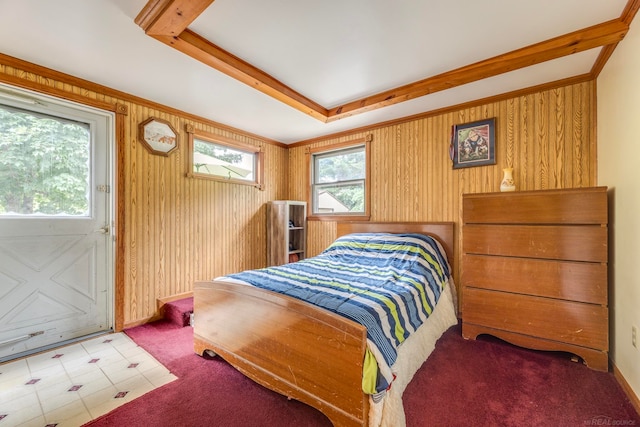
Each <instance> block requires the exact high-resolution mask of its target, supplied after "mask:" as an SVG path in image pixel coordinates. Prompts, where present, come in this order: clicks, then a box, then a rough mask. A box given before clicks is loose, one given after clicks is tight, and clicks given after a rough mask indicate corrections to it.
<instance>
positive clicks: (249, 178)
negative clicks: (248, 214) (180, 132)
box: [187, 129, 263, 189]
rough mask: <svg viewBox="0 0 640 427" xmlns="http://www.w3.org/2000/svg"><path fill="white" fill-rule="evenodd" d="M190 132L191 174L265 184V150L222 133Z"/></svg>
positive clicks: (247, 183)
mask: <svg viewBox="0 0 640 427" xmlns="http://www.w3.org/2000/svg"><path fill="white" fill-rule="evenodd" d="M187 132H188V133H189V146H190V153H189V154H190V156H189V160H190V161H189V172H188V174H187V175H188V176H191V177H195V178H204V179H211V180H216V181H224V182H229V183H235V184H244V185H252V186H254V187H257V188H259V189H262V187H263V182H262V178H263V173H262V170H263V167H262V162H263V153H262V149H261V148H260V147H255V146H252V145H249V144H243V143H240V142H237V141H233V140H231V139H229V138H225V137H222V136H219V135H213V134H208V133H204V132H194V131H190V130H189V129H187Z"/></svg>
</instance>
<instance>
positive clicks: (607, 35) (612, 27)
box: [328, 19, 629, 121]
mask: <svg viewBox="0 0 640 427" xmlns="http://www.w3.org/2000/svg"><path fill="white" fill-rule="evenodd" d="M628 30H629V25H628V24H625V23H624V22H622V21H621V20H618V19H615V20H612V21H608V22H604V23H602V24H599V25H595V26H593V27H588V28H585V29H582V30H579V31H575V32H573V33H569V34H565V35H563V36H560V37H556V38H553V39H550V40H547V41H544V42H541V43H536V44H533V45H530V46H527V47H524V48H522V49H518V50H514V51H512V52H509V53H505V54H503V55H498V56H495V57H493V58H490V59H486V60H484V61H480V62H476V63H475V64H471V65H467V66H464V67H461V68H458V69H455V70H452V71H448V72H446V73H443V74H439V75H437V76H433V77H429V78H427V79H424V80H420V81H418V82H415V83H411V84H408V85H405V86H401V87H398V88H395V89H391V90H388V91H385V92H381V93H378V94H376V95H372V96H370V97H366V98H362V99H359V100H357V101H353V102H349V103H347V104H344V105H341V106H339V107H335V108H332V109H330V110H329V117H328V121H334V120H339V119H342V118H345V117H349V116H352V115H354V114H360V113H364V112H366V111H371V110H375V109H377V108H382V107H386V106H389V105H394V104H397V103H400V102H404V101H408V100H410V99H414V98H418V97H421V96H424V95H428V94H431V93H435V92H439V91H442V90H446V89H451V88H454V87H457V86H461V85H463V84H466V83H471V82H475V81H478V80H482V79H486V78H488V77H493V76H497V75H499V74H503V73H507V72H509V71H514V70H518V69H521V68H525V67H529V66H531V65H536V64H540V63H542V62H545V61H549V60H552V59H557V58H561V57H563V56H567V55H571V54H573V53H577V52H582V51H585V50H589V49H593V48H596V47H600V46H606V45H610V44H615V43H618V42H619V41H621V40H622V39H623V38H624V36H625V35H626V33H627V31H628Z"/></svg>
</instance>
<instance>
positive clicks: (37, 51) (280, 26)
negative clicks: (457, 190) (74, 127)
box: [0, 0, 627, 143]
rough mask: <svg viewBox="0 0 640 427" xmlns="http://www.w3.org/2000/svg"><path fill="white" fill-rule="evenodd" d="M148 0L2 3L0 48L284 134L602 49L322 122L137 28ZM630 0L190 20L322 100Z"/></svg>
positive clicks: (263, 5)
mask: <svg viewBox="0 0 640 427" xmlns="http://www.w3.org/2000/svg"><path fill="white" fill-rule="evenodd" d="M146 3H147V0H56V1H51V0H20V1H16V0H0V53H4V54H6V55H10V56H14V57H17V58H20V59H23V60H26V61H29V62H33V63H35V64H38V65H42V66H45V67H48V68H51V69H54V70H57V71H61V72H64V73H67V74H70V75H73V76H76V77H80V78H83V79H86V80H90V81H92V82H95V83H99V84H102V85H105V86H108V87H111V88H113V89H117V90H120V91H123V92H127V93H129V94H132V95H136V96H139V97H142V98H145V99H148V100H150V101H154V102H158V103H161V104H164V105H167V106H170V107H173V108H177V109H180V110H183V111H186V112H188V113H192V114H196V115H198V116H201V117H204V118H206V119H210V120H214V121H216V122H219V123H222V124H225V125H228V126H233V127H236V128H239V129H242V130H245V131H248V132H252V133H254V134H257V135H261V136H263V137H265V138H269V139H273V140H276V141H280V142H284V143H291V142H296V141H300V140H305V139H309V138H313V137H317V136H322V135H328V134H332V133H336V132H340V131H344V130H348V129H353V128H358V127H361V126H365V125H369V124H374V123H379V122H384V121H387V120H391V119H395V118H400V117H405V116H410V115H414V114H418V113H422V112H426V111H430V110H434V109H438V108H442V107H446V106H451V105H456V104H459V103H462V102H467V101H472V100H475V99H479V98H484V97H487V96H492V95H496V94H500V93H505V92H509V91H512V90H517V89H521V88H526V87H530V86H534V85H538V84H542V83H547V82H551V81H555V80H559V79H563V78H566V77H572V76H576V75H581V74H584V73H588V72H589V71H590V70H591V67H592V66H593V64H594V62H595V60H596V58H597V56H598V54H599V52H600V48H597V49H592V50H588V51H585V52H582V53H577V54H573V55H570V56H566V57H563V58H560V59H556V60H552V61H548V62H545V63H542V64H538V65H534V66H531V67H527V68H524V69H520V70H517V71H512V72H509V73H506V74H502V75H499V76H495V77H491V78H488V79H485V80H481V81H477V82H474V83H470V84H466V85H463V86H459V87H455V88H453V89H449V90H445V91H441V92H436V93H434V94H430V95H426V96H422V97H420V98H416V99H413V100H411V101H407V102H402V103H399V104H395V105H392V106H388V107H384V108H380V109H377V110H373V111H370V112H366V113H362V114H357V115H354V116H352V117H347V118H344V119H340V120H337V121H334V122H331V123H323V122H321V121H319V120H317V119H315V118H312V117H310V116H308V115H306V114H304V113H302V112H300V111H298V110H296V109H294V108H292V107H290V106H288V105H285V104H283V103H281V102H280V101H277V100H275V99H273V98H271V97H269V96H267V95H265V94H263V93H262V92H259V91H256V90H254V89H252V88H251V87H249V86H247V85H245V84H244V83H241V82H239V81H236V80H234V79H233V78H231V77H228V76H227V75H225V74H222V73H220V72H218V71H216V70H214V69H212V68H210V67H208V66H207V65H204V64H202V63H200V62H198V61H196V60H195V59H192V58H190V57H188V56H186V55H185V54H183V53H181V52H179V51H178V50H175V49H172V48H170V47H168V46H166V45H164V44H163V43H161V42H159V41H156V40H155V39H153V38H151V37H149V36H147V35H145V33H144V31H143V30H142V29H141V28H140V27H138V26H137V25H136V24H135V23H134V19H135V17H136V16H137V15H138V13H139V12H140V10H141V9H142V8H143V7H144V5H145V4H146ZM626 3H627V0H536V1H530V0H483V1H478V0H323V1H315V2H311V1H304V0H272V1H265V0H216V1H215V2H214V3H213V4H212V5H211V6H210V7H209V8H208V9H207V10H205V12H204V13H202V14H201V15H200V16H199V17H198V18H197V19H196V20H195V21H194V22H193V23H192V24H191V25H190V26H189V29H191V30H193V31H194V32H196V33H198V34H199V35H201V36H203V37H204V38H206V39H207V40H209V41H211V42H212V43H214V44H216V45H218V46H220V47H222V48H224V49H225V50H227V51H229V52H231V53H233V54H234V55H236V56H238V57H240V58H242V59H243V60H245V61H247V62H248V63H250V64H252V65H253V66H255V67H257V68H259V69H261V70H262V71H264V72H266V73H267V74H269V75H271V76H272V77H274V78H276V79H277V80H279V81H280V82H282V83H284V84H286V85H287V86H289V87H291V88H292V89H294V90H296V91H297V92H299V93H300V94H302V95H304V96H305V97H307V98H310V99H311V100H313V101H315V102H317V103H319V104H321V105H322V106H323V107H325V108H332V107H336V106H339V105H342V104H344V103H346V102H349V101H354V100H357V99H361V98H363V97H366V96H370V95H374V94H377V93H380V92H383V91H386V90H389V89H393V88H395V87H398V86H402V85H405V84H408V83H412V82H415V81H418V80H422V79H425V78H427V77H430V76H434V75H437V74H440V73H443V72H446V71H450V70H452V69H455V68H458V67H461V66H465V65H468V64H471V63H474V62H477V61H481V60H484V59H488V58H491V57H494V56H497V55H500V54H503V53H507V52H509V51H513V50H515V49H518V48H521V47H525V46H528V45H531V44H534V43H537V42H541V41H544V40H548V39H550V38H553V37H556V36H561V35H564V34H566V33H569V32H572V31H575V30H579V29H582V28H585V27H589V26H592V25H595V24H599V23H602V22H605V21H608V20H611V19H616V18H618V17H620V15H621V13H622V11H623V9H624V7H625V4H626Z"/></svg>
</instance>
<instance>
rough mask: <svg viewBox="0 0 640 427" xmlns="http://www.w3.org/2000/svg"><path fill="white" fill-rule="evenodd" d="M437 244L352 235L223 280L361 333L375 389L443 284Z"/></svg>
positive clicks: (445, 267)
mask: <svg viewBox="0 0 640 427" xmlns="http://www.w3.org/2000/svg"><path fill="white" fill-rule="evenodd" d="M449 268H450V267H449V263H448V262H447V259H446V255H445V253H444V250H443V249H442V247H441V246H440V244H439V243H438V242H437V241H436V240H435V239H433V238H431V237H428V236H424V235H421V234H387V233H356V234H349V235H347V236H343V237H340V238H338V239H337V240H336V241H335V242H333V243H332V244H331V245H330V246H329V247H328V248H327V249H326V250H324V251H323V252H322V253H321V254H319V255H317V256H315V257H312V258H308V259H304V260H302V261H299V262H295V263H290V264H285V265H281V266H277V267H269V268H264V269H260V270H250V271H245V272H242V273H237V274H231V275H228V276H226V277H225V278H224V279H231V280H237V281H241V282H246V283H249V284H251V285H253V286H256V287H260V288H263V289H268V290H271V291H274V292H279V293H281V294H285V295H288V296H292V297H295V298H298V299H301V300H304V301H307V302H309V303H311V304H315V305H317V306H320V307H323V308H325V309H328V310H330V311H333V312H335V313H338V314H340V315H342V316H344V317H347V318H349V319H351V320H354V321H356V322H358V323H360V324H362V325H364V326H365V327H366V328H367V342H368V347H369V350H371V352H372V353H373V356H374V357H375V359H376V362H377V364H378V369H379V373H381V374H382V375H378V379H377V384H376V385H375V389H376V392H382V391H384V390H385V389H386V388H387V387H388V386H389V384H390V383H391V382H392V380H393V375H392V374H391V369H390V367H391V366H393V364H394V363H395V361H396V358H397V350H398V346H400V344H402V342H403V341H405V340H406V339H407V337H408V336H409V335H410V334H411V333H412V332H414V331H415V330H416V329H417V328H418V327H419V326H420V325H421V324H422V323H423V322H424V321H425V320H426V319H427V317H429V315H430V314H431V312H432V311H433V309H434V307H435V305H436V303H437V302H438V299H439V298H440V294H441V292H442V290H443V289H444V286H445V284H446V283H447V281H448V279H449V276H450V272H449Z"/></svg>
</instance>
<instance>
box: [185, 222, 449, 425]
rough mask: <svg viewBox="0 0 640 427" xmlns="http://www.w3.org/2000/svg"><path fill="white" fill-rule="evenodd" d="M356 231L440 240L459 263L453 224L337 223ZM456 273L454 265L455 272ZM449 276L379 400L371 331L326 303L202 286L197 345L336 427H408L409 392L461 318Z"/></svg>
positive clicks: (217, 283)
mask: <svg viewBox="0 0 640 427" xmlns="http://www.w3.org/2000/svg"><path fill="white" fill-rule="evenodd" d="M353 233H418V234H422V235H427V236H432V237H434V238H435V239H436V240H437V241H438V242H439V243H440V245H441V246H442V248H443V249H444V252H445V253H446V257H447V258H448V260H449V264H451V265H453V263H452V260H453V253H454V251H453V242H454V234H453V223H449V222H447V223H443V222H439V223H371V222H343V223H338V224H337V233H336V234H337V236H336V237H341V236H347V235H351V234H353ZM450 271H453V270H450ZM455 295H456V294H455V288H454V283H453V279H452V278H449V279H448V281H447V283H446V284H445V286H443V288H442V293H441V295H440V297H439V300H438V304H437V305H435V307H434V308H433V311H432V312H431V314H430V315H429V317H428V318H427V319H426V321H425V322H424V323H423V324H422V325H421V326H420V327H419V328H417V330H416V331H415V332H414V333H413V334H412V335H410V336H409V337H408V338H407V339H406V340H405V341H404V342H403V343H402V345H400V346H399V347H398V348H397V358H396V360H395V361H394V363H393V364H392V365H391V369H392V371H393V374H394V379H393V381H392V384H391V387H390V388H389V389H388V390H386V391H385V392H384V393H381V394H380V395H379V396H380V398H379V399H376V400H377V401H375V402H374V400H373V399H372V396H371V395H370V394H365V392H363V370H364V369H365V365H366V363H365V359H366V358H365V355H367V353H368V352H370V349H371V342H369V343H368V340H367V329H366V327H365V326H363V325H361V324H360V323H358V322H355V321H353V320H350V319H348V318H346V317H344V316H341V315H338V314H334V313H332V312H330V311H328V310H326V309H324V308H320V307H317V306H315V305H313V304H310V303H307V302H305V301H301V300H299V299H297V298H293V297H290V296H287V295H283V294H280V293H277V292H273V291H270V290H265V289H261V288H259V287H254V286H247V285H246V284H242V283H236V282H234V281H232V280H224V279H220V280H214V281H208V282H197V283H196V284H195V287H194V350H195V352H196V353H198V354H200V355H204V354H205V353H207V354H216V355H219V356H220V357H222V358H223V359H225V360H226V361H227V362H228V363H229V364H231V365H232V366H234V367H235V368H236V369H238V370H239V371H240V372H242V373H243V374H244V375H246V376H247V377H249V378H251V379H252V380H254V381H256V382H257V383H259V384H261V385H263V386H265V387H267V388H269V389H271V390H274V391H276V392H278V393H281V394H283V395H285V396H287V397H289V398H291V399H296V400H299V401H301V402H304V403H306V404H308V405H310V406H313V407H315V408H316V409H318V410H319V411H321V412H322V413H323V414H325V415H326V416H327V417H328V418H329V420H330V421H331V422H332V423H333V424H334V425H335V426H371V427H374V426H375V427H377V426H399V425H404V424H405V418H404V409H403V406H402V393H403V391H404V389H405V388H406V386H407V384H408V383H409V381H410V380H411V378H412V377H413V375H414V374H415V372H416V371H417V370H418V368H419V367H420V366H421V365H422V363H423V362H424V361H425V360H426V358H427V357H428V356H429V354H430V353H431V351H432V350H433V348H434V347H435V342H436V340H437V339H438V338H439V337H440V336H441V335H442V333H443V332H444V331H446V330H447V329H448V328H449V327H451V326H452V325H455V324H456V323H457V316H456V301H455Z"/></svg>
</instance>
